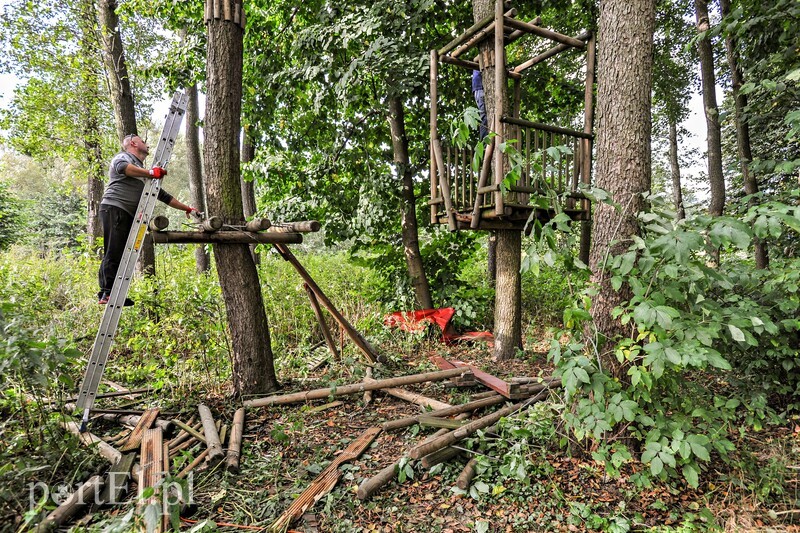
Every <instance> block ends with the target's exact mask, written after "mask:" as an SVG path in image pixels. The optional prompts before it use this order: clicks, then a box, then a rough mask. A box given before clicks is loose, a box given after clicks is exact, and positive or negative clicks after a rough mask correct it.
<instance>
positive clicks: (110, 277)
mask: <svg viewBox="0 0 800 533" xmlns="http://www.w3.org/2000/svg"><path fill="white" fill-rule="evenodd" d="M100 220H101V221H102V223H103V262H102V263H100V271H99V272H98V274H97V281H98V283H99V284H100V292H99V293H98V298H100V297H102V295H103V294H104V293H105V294H111V287H113V286H114V279H115V278H116V277H117V269H118V268H119V262H120V260H121V259H122V254H123V253H124V252H125V244H126V243H127V242H128V234H129V233H130V231H131V226H133V216H131V215H130V214H129V213H128V212H127V211H125V210H124V209H120V208H119V207H116V206H113V205H101V206H100Z"/></svg>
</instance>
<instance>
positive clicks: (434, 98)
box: [430, 50, 439, 224]
mask: <svg viewBox="0 0 800 533" xmlns="http://www.w3.org/2000/svg"><path fill="white" fill-rule="evenodd" d="M438 75H439V53H438V52H437V51H436V50H431V61H430V77H431V80H430V81H431V118H430V123H431V124H430V126H431V134H430V145H431V201H434V200H436V191H437V190H438V183H437V169H436V155H435V154H434V153H433V142H434V140H436V139H437V136H438V134H437V131H436V130H437V120H438V113H439V94H438V92H439V90H438V84H437V77H438ZM438 210H439V207H438V204H435V203H431V224H437V223H438V222H439V220H438V217H437V216H436V212H437V211H438Z"/></svg>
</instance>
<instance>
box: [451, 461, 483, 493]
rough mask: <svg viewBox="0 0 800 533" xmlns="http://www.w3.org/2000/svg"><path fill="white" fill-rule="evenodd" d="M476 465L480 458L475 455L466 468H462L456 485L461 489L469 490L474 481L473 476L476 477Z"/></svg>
mask: <svg viewBox="0 0 800 533" xmlns="http://www.w3.org/2000/svg"><path fill="white" fill-rule="evenodd" d="M476 466H478V459H476V458H475V457H473V458H472V459H470V460H469V461H468V462H467V465H466V466H465V467H464V470H462V471H461V473H460V474H459V475H458V479H456V487H458V488H459V489H461V490H467V489H468V488H469V485H470V483H472V478H474V477H475V467H476Z"/></svg>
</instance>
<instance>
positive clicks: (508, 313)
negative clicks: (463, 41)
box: [472, 0, 522, 359]
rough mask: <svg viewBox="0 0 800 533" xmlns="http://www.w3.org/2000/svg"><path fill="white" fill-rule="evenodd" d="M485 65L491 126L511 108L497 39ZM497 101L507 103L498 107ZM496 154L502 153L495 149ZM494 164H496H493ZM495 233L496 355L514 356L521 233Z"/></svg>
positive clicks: (489, 8)
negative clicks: (498, 76) (500, 82)
mask: <svg viewBox="0 0 800 533" xmlns="http://www.w3.org/2000/svg"><path fill="white" fill-rule="evenodd" d="M494 12H495V2H494V1H493V0H472V14H473V18H474V19H475V22H477V21H479V20H481V19H483V18H485V17H487V16H489V15H493V14H494ZM480 53H481V56H482V58H483V60H482V61H481V64H482V65H483V67H482V69H481V74H482V78H483V89H484V94H485V98H486V118H487V120H488V123H489V126H490V129H492V130H494V127H493V126H492V125H493V124H494V121H495V116H496V114H497V113H500V114H504V113H505V112H507V111H508V109H509V107H508V100H509V99H508V98H507V97H506V96H507V95H506V94H505V92H506V87H505V86H503V88H502V91H503V92H502V94H497V88H496V87H495V84H494V78H495V60H494V39H487V40H486V42H484V43H483V44H482V45H481V52H480ZM498 102H503V104H501V105H504V106H505V107H504V108H501V109H498ZM496 133H497V134H498V135H499V136H500V139H499V140H500V142H502V140H503V139H504V138H505V136H504V135H503V132H496ZM494 157H503V154H502V153H501V152H500V150H495V152H494ZM493 168H494V167H493ZM494 234H495V236H494V237H495V254H496V255H495V262H494V264H495V269H496V270H495V300H494V338H495V343H494V356H495V357H496V358H497V359H509V358H511V357H514V356H515V355H516V353H517V350H519V349H521V348H522V277H521V274H520V266H521V265H520V263H521V257H522V234H521V232H519V231H515V230H498V231H495V232H494Z"/></svg>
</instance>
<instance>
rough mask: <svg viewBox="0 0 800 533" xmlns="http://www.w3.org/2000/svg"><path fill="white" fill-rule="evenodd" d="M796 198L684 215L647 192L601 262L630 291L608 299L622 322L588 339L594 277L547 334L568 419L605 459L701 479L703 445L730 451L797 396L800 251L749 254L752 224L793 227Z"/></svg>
mask: <svg viewBox="0 0 800 533" xmlns="http://www.w3.org/2000/svg"><path fill="white" fill-rule="evenodd" d="M797 198H798V193H797V192H795V193H793V194H792V195H791V196H790V197H789V198H787V200H786V203H781V202H767V203H764V204H762V205H760V206H758V207H751V208H749V209H746V210H745V215H744V216H743V217H742V218H731V217H716V218H712V217H709V216H706V215H699V216H694V217H691V218H689V219H685V220H678V219H677V217H676V216H675V214H674V213H673V212H672V211H671V210H670V209H668V208H667V207H666V206H665V205H664V204H663V203H662V202H661V200H660V199H659V198H651V202H652V205H651V209H650V210H648V211H647V212H643V213H642V214H641V215H640V222H641V227H642V229H643V231H642V234H641V236H635V237H633V239H632V242H631V244H630V246H629V247H628V249H627V250H626V251H625V252H624V253H622V254H620V255H617V256H609V257H608V260H607V262H606V265H605V270H606V273H607V275H609V276H610V280H611V283H612V286H613V287H614V288H615V289H619V288H620V287H622V286H623V285H627V286H628V287H630V289H631V291H632V294H633V297H632V298H631V299H630V300H629V301H628V302H626V304H625V305H624V306H621V307H618V308H617V309H615V311H614V316H615V317H616V318H617V319H619V320H620V321H621V323H622V324H623V325H624V326H627V327H629V328H630V331H629V335H627V336H626V337H625V338H623V339H614V340H609V341H608V342H606V344H605V345H603V343H602V341H601V340H600V339H598V338H596V336H595V335H594V333H593V328H592V325H591V324H590V314H589V307H590V305H591V301H592V297H593V296H594V295H595V294H596V290H597V289H596V288H594V287H591V286H590V287H588V288H587V289H586V290H585V291H584V293H583V295H582V298H580V300H579V301H578V302H577V303H576V305H575V306H572V307H571V308H569V309H567V310H565V314H564V324H565V325H566V326H567V327H568V331H567V333H569V334H570V338H571V339H572V340H571V341H570V342H568V343H566V344H561V343H559V342H557V341H553V343H552V347H551V350H550V356H551V357H552V359H553V362H554V363H555V365H556V367H557V373H558V375H559V376H560V377H561V379H562V383H563V385H564V388H565V394H566V398H567V400H568V405H570V406H571V409H570V410H569V411H568V412H567V413H566V414H565V418H566V422H567V424H568V426H569V427H570V429H571V432H572V434H573V436H574V437H575V438H576V439H577V440H578V441H582V442H587V441H588V442H592V443H594V444H596V446H595V450H596V451H595V452H594V455H595V458H596V459H598V460H602V461H604V462H605V464H606V467H607V468H608V470H609V471H610V472H612V473H616V472H618V469H619V468H620V467H621V466H622V465H623V464H624V463H625V462H627V461H628V460H629V459H631V457H633V456H634V455H636V454H639V458H640V459H641V461H642V462H643V463H645V464H647V465H648V466H649V471H646V472H645V473H644V475H639V476H637V478H636V479H638V480H639V481H641V482H643V483H647V482H648V479H649V477H650V476H654V477H658V478H660V479H662V480H667V479H670V478H673V479H677V478H680V477H683V478H684V479H685V480H686V482H687V483H688V484H689V485H690V486H693V487H697V486H698V484H699V482H700V475H701V472H702V470H703V465H704V464H706V462H707V461H709V460H710V458H711V454H712V453H716V454H718V455H719V456H720V458H721V459H723V460H725V461H728V460H729V459H730V458H731V455H730V452H732V451H733V450H734V444H733V442H732V441H733V439H732V437H733V436H735V435H736V434H737V433H739V432H740V431H743V430H744V429H745V428H747V427H749V428H752V429H753V430H756V431H758V430H760V429H761V427H762V425H763V424H764V423H766V422H767V421H769V420H770V418H771V417H772V416H774V413H775V412H776V410H777V409H780V410H787V409H788V410H795V409H796V408H797V407H798V404H796V402H795V400H794V398H796V395H797V391H798V386H799V385H800V376H798V374H797V372H795V371H794V369H795V367H796V365H797V364H798V362H799V361H800V357H799V356H800V319H798V316H799V315H798V309H800V259H798V258H796V257H785V258H779V257H776V258H774V259H773V262H772V265H771V268H770V270H769V271H764V270H758V269H756V268H755V267H754V266H753V264H752V261H751V260H750V254H749V253H748V250H749V248H750V246H751V244H752V240H753V238H754V237H758V238H760V239H762V240H768V239H775V238H779V237H784V238H786V237H787V234H789V235H793V236H794V238H796V233H797V232H800V208H798V207H797V206H796V204H797ZM717 250H719V251H720V252H721V257H722V260H721V262H720V264H719V265H715V264H714V263H713V262H712V258H713V257H714V252H715V251H717ZM611 342H613V343H615V344H610V343H611ZM609 349H610V350H612V352H613V354H614V356H615V357H616V363H617V364H619V365H621V367H622V368H623V371H624V378H625V379H615V378H614V377H612V374H611V373H609V372H608V369H606V368H603V364H602V358H601V357H600V350H604V351H605V350H609ZM607 353H608V352H607ZM617 375H619V373H617ZM648 473H649V475H648Z"/></svg>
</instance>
